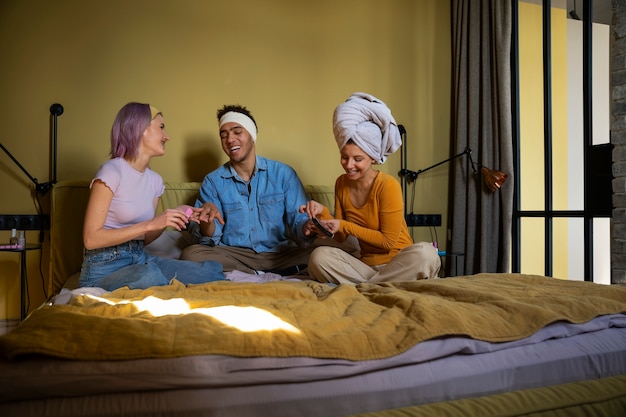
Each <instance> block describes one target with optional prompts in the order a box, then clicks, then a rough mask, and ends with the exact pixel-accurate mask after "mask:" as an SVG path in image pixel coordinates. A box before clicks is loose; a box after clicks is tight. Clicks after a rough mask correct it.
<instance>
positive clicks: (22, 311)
mask: <svg viewBox="0 0 626 417" xmlns="http://www.w3.org/2000/svg"><path fill="white" fill-rule="evenodd" d="M39 249H41V245H40V244H34V243H27V244H26V245H25V246H23V247H21V248H7V247H0V252H16V253H19V254H20V321H24V319H25V318H26V313H27V311H26V291H27V288H28V281H27V276H26V252H28V251H29V250H39Z"/></svg>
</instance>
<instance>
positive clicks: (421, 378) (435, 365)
mask: <svg viewBox="0 0 626 417" xmlns="http://www.w3.org/2000/svg"><path fill="white" fill-rule="evenodd" d="M620 374H626V315H609V316H601V317H597V318H596V319H594V320H592V321H590V322H587V323H584V324H571V323H563V322H559V323H554V324H552V325H550V326H547V327H545V328H544V329H542V330H540V331H539V332H537V333H535V334H534V335H532V336H530V337H528V338H526V339H522V340H518V341H514V342H506V343H487V342H481V341H477V340H473V339H469V338H464V337H447V338H441V339H434V340H429V341H425V342H422V343H420V344H418V345H416V346H414V347H413V348H411V349H409V350H408V351H406V352H404V353H403V354H400V355H397V356H394V357H392V358H388V359H381V360H374V361H361V362H353V361H346V360H324V359H315V358H306V357H293V358H267V357H263V358H235V357H228V356H220V355H204V356H190V357H181V358H171V359H146V360H134V361H93V362H92V361H67V360H57V359H50V358H31V359H27V360H20V361H16V362H0V381H1V382H2V383H1V384H0V415H4V416H12V415H16V416H17V415H19V416H30V415H33V416H35V415H36V416H84V415H93V416H114V415H115V416H117V415H151V416H153V415H162V416H237V417H246V416H278V417H280V416H325V417H332V416H348V415H351V414H356V413H362V412H367V411H376V410H383V409H389V408H396V407H404V406H408V405H415V404H424V403H429V402H437V401H444V400H450V399H459V398H469V397H475V396H481V395H489V394H495V393H500V392H506V391H513V390H518V389H524V388H535V387H541V386H548V385H555V384H561V383H567V382H573V381H580V380H587V379H594V378H601V377H605V376H612V375H620Z"/></svg>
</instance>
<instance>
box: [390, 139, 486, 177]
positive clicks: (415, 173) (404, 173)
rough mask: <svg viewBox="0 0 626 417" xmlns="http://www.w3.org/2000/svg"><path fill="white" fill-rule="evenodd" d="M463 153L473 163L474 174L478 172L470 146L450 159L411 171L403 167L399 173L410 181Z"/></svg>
mask: <svg viewBox="0 0 626 417" xmlns="http://www.w3.org/2000/svg"><path fill="white" fill-rule="evenodd" d="M463 155H467V157H468V158H469V160H470V164H471V165H472V171H473V172H474V175H476V174H478V171H477V170H476V164H475V163H474V160H473V159H472V150H471V149H470V148H469V147H466V148H465V150H463V152H461V153H459V154H457V155H454V156H452V157H450V158H448V159H445V160H443V161H441V162H437V163H436V164H434V165H431V166H429V167H428V168H424V169H419V170H417V171H411V170H408V169H401V170H400V172H399V173H398V175H400V176H401V177H406V178H407V179H408V181H409V182H411V181H415V180H416V179H417V177H418V176H419V175H420V174H421V173H422V172H426V171H429V170H431V169H433V168H436V167H438V166H439V165H443V164H445V163H446V162H450V161H452V160H453V159H456V158H458V157H461V156H463Z"/></svg>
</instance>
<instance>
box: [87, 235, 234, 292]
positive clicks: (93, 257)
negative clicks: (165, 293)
mask: <svg viewBox="0 0 626 417" xmlns="http://www.w3.org/2000/svg"><path fill="white" fill-rule="evenodd" d="M83 255H84V256H83V265H82V267H81V271H80V278H79V281H78V282H79V285H80V286H81V287H100V288H104V289H105V290H107V291H113V290H115V289H117V288H121V287H124V286H127V287H129V288H130V289H145V288H148V287H152V286H155V285H168V284H169V283H170V281H171V280H172V279H173V278H176V279H177V280H178V281H180V282H182V283H183V284H185V285H187V284H202V283H205V282H211V281H221V280H224V273H223V271H222V265H221V264H219V263H217V262H214V261H205V262H193V261H182V260H179V259H167V258H161V257H158V256H153V255H150V254H148V253H146V252H145V251H144V249H143V241H142V240H131V241H130V242H126V243H122V244H120V245H117V246H111V247H107V248H101V249H93V250H88V249H85V250H84V253H83Z"/></svg>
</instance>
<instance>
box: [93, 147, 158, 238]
mask: <svg viewBox="0 0 626 417" xmlns="http://www.w3.org/2000/svg"><path fill="white" fill-rule="evenodd" d="M97 179H98V180H100V181H102V182H103V183H104V184H106V186H107V187H109V188H110V189H111V191H113V200H112V201H111V206H110V207H109V213H108V214H107V218H106V220H105V222H104V228H105V229H119V228H122V227H126V226H130V225H133V224H136V223H139V222H142V221H146V220H150V219H152V218H153V217H154V206H153V203H154V199H155V198H157V197H161V195H163V191H164V190H165V185H164V184H163V179H162V178H161V176H160V175H159V174H157V173H156V172H154V171H152V170H151V169H150V168H146V170H145V172H139V171H137V170H136V169H135V168H133V167H132V166H130V164H129V163H128V162H127V161H126V160H125V159H124V158H114V159H109V160H108V161H106V162H105V163H104V164H102V166H101V167H100V169H99V170H98V172H96V176H95V178H94V179H93V180H92V181H91V184H93V181H95V180H97ZM91 184H90V188H91Z"/></svg>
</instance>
